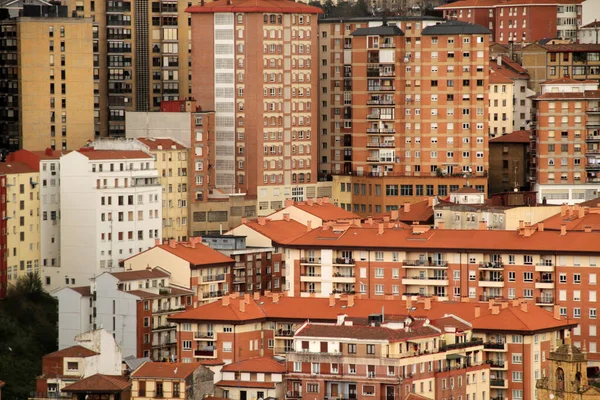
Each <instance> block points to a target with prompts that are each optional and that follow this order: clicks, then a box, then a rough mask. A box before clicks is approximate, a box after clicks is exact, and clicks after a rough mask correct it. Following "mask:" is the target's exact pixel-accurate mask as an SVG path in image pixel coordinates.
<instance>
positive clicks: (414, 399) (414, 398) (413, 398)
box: [404, 393, 431, 400]
mask: <svg viewBox="0 0 600 400" xmlns="http://www.w3.org/2000/svg"><path fill="white" fill-rule="evenodd" d="M404 400H431V399H430V398H429V397H425V396H421V395H420V394H416V393H409V394H408V396H406V397H405V398H404Z"/></svg>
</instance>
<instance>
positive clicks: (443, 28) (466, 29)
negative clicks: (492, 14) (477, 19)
mask: <svg viewBox="0 0 600 400" xmlns="http://www.w3.org/2000/svg"><path fill="white" fill-rule="evenodd" d="M477 34H479V35H490V34H491V32H490V30H489V29H488V28H485V27H483V26H481V25H475V24H469V23H468V22H462V21H457V20H449V21H446V22H441V23H438V24H436V25H430V26H428V27H426V28H425V29H423V30H422V31H421V35H477Z"/></svg>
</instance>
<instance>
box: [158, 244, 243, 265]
mask: <svg viewBox="0 0 600 400" xmlns="http://www.w3.org/2000/svg"><path fill="white" fill-rule="evenodd" d="M156 247H159V248H161V249H162V250H164V251H167V252H169V253H171V254H173V255H175V256H177V257H179V258H182V259H184V260H186V261H187V262H189V263H190V264H192V265H195V266H202V265H212V264H230V263H234V262H235V261H234V260H233V259H232V258H229V257H227V256H226V255H224V254H223V253H221V252H220V251H217V250H215V249H212V248H210V247H208V246H207V245H205V244H203V243H196V244H195V245H194V247H192V245H191V244H190V243H184V242H177V243H176V244H175V247H171V246H170V245H169V244H161V245H158V246H156Z"/></svg>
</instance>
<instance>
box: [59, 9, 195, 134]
mask: <svg viewBox="0 0 600 400" xmlns="http://www.w3.org/2000/svg"><path fill="white" fill-rule="evenodd" d="M67 5H68V7H69V14H71V13H75V15H77V16H78V17H86V18H91V19H92V20H93V21H94V24H93V27H90V31H89V33H90V34H93V38H90V40H92V39H93V46H94V49H95V50H96V52H97V53H98V58H97V59H96V60H95V63H94V75H96V76H97V77H98V80H97V81H96V83H95V85H94V95H95V98H94V101H95V103H97V104H98V105H99V108H98V112H97V113H96V115H95V118H97V120H96V122H97V124H96V127H95V134H96V136H107V135H109V136H125V113H126V112H128V111H142V112H144V111H158V110H160V105H161V102H162V101H165V100H166V101H168V100H177V99H184V98H186V97H188V96H189V94H190V79H191V69H190V46H191V42H190V40H189V38H190V27H189V25H190V22H189V16H188V15H186V13H185V9H186V7H187V6H188V5H189V4H188V2H187V1H185V2H184V1H153V2H151V3H136V2H134V1H114V2H113V1H111V2H110V3H98V2H95V1H94V0H76V1H72V0H71V1H68V2H67ZM87 43H90V41H88V42H87Z"/></svg>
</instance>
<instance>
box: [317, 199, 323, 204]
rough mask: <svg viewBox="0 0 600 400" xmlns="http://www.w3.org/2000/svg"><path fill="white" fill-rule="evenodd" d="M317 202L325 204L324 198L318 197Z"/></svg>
mask: <svg viewBox="0 0 600 400" xmlns="http://www.w3.org/2000/svg"><path fill="white" fill-rule="evenodd" d="M317 204H318V205H320V206H322V205H323V199H322V198H320V197H319V198H318V199H317Z"/></svg>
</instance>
